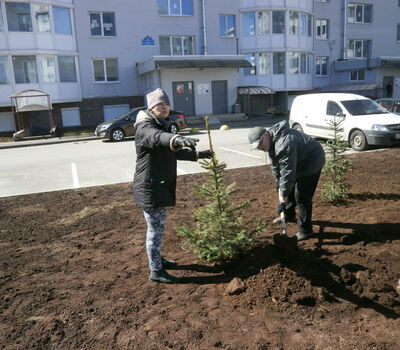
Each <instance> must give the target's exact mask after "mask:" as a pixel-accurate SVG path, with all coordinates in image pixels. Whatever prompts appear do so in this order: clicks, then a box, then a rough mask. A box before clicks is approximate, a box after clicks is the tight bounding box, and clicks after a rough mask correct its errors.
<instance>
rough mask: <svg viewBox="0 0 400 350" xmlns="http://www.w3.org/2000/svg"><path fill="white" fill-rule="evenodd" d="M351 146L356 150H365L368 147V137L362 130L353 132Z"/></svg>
mask: <svg viewBox="0 0 400 350" xmlns="http://www.w3.org/2000/svg"><path fill="white" fill-rule="evenodd" d="M350 146H351V148H352V149H354V150H355V151H365V150H366V149H368V142H367V138H366V137H365V135H364V133H363V132H362V131H361V130H355V131H353V132H352V133H351V135H350Z"/></svg>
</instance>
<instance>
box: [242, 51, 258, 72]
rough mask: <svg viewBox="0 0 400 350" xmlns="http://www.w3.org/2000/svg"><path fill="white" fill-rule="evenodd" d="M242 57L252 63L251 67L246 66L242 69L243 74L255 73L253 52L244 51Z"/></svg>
mask: <svg viewBox="0 0 400 350" xmlns="http://www.w3.org/2000/svg"><path fill="white" fill-rule="evenodd" d="M244 58H245V59H246V60H247V61H249V62H250V63H251V65H252V67H246V68H245V69H244V75H255V74H257V72H256V56H255V55H254V53H246V54H245V55H244Z"/></svg>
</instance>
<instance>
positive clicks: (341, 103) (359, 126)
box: [289, 93, 400, 151]
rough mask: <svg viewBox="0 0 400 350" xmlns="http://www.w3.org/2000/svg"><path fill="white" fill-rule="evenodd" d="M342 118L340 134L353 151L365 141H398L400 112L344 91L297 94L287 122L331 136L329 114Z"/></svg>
mask: <svg viewBox="0 0 400 350" xmlns="http://www.w3.org/2000/svg"><path fill="white" fill-rule="evenodd" d="M338 116H340V117H341V118H343V121H342V125H341V126H342V128H343V131H342V133H341V136H342V137H343V139H344V140H347V141H348V142H349V143H350V146H351V147H352V148H353V149H354V150H356V151H364V150H366V149H367V148H368V146H369V145H386V146H391V145H393V144H395V143H400V115H397V114H394V113H391V112H389V111H388V110H386V109H385V108H383V107H382V106H380V105H379V104H378V103H376V102H374V101H372V100H371V99H369V98H367V97H364V96H361V95H355V94H347V93H316V94H306V95H300V96H297V97H296V98H295V99H294V100H293V104H292V108H291V110H290V115H289V123H290V126H291V127H292V128H294V129H297V130H301V131H304V132H305V133H306V134H309V135H311V136H315V137H321V138H326V139H332V138H333V128H332V125H331V124H330V121H332V119H333V118H335V117H338Z"/></svg>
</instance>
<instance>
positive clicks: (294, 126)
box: [292, 123, 303, 132]
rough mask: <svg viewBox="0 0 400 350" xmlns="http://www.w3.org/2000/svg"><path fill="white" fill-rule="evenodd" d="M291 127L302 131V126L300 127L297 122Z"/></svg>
mask: <svg viewBox="0 0 400 350" xmlns="http://www.w3.org/2000/svg"><path fill="white" fill-rule="evenodd" d="M292 128H293V129H294V130H297V131H301V132H303V128H302V127H301V125H300V124H297V123H296V124H293V126H292Z"/></svg>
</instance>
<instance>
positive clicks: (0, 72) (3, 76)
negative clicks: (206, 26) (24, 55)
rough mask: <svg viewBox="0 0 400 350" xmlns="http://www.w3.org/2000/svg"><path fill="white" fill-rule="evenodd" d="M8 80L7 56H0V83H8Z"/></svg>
mask: <svg viewBox="0 0 400 350" xmlns="http://www.w3.org/2000/svg"><path fill="white" fill-rule="evenodd" d="M10 82H11V81H10V69H9V66H8V57H7V56H0V85H3V84H9V83H10Z"/></svg>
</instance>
